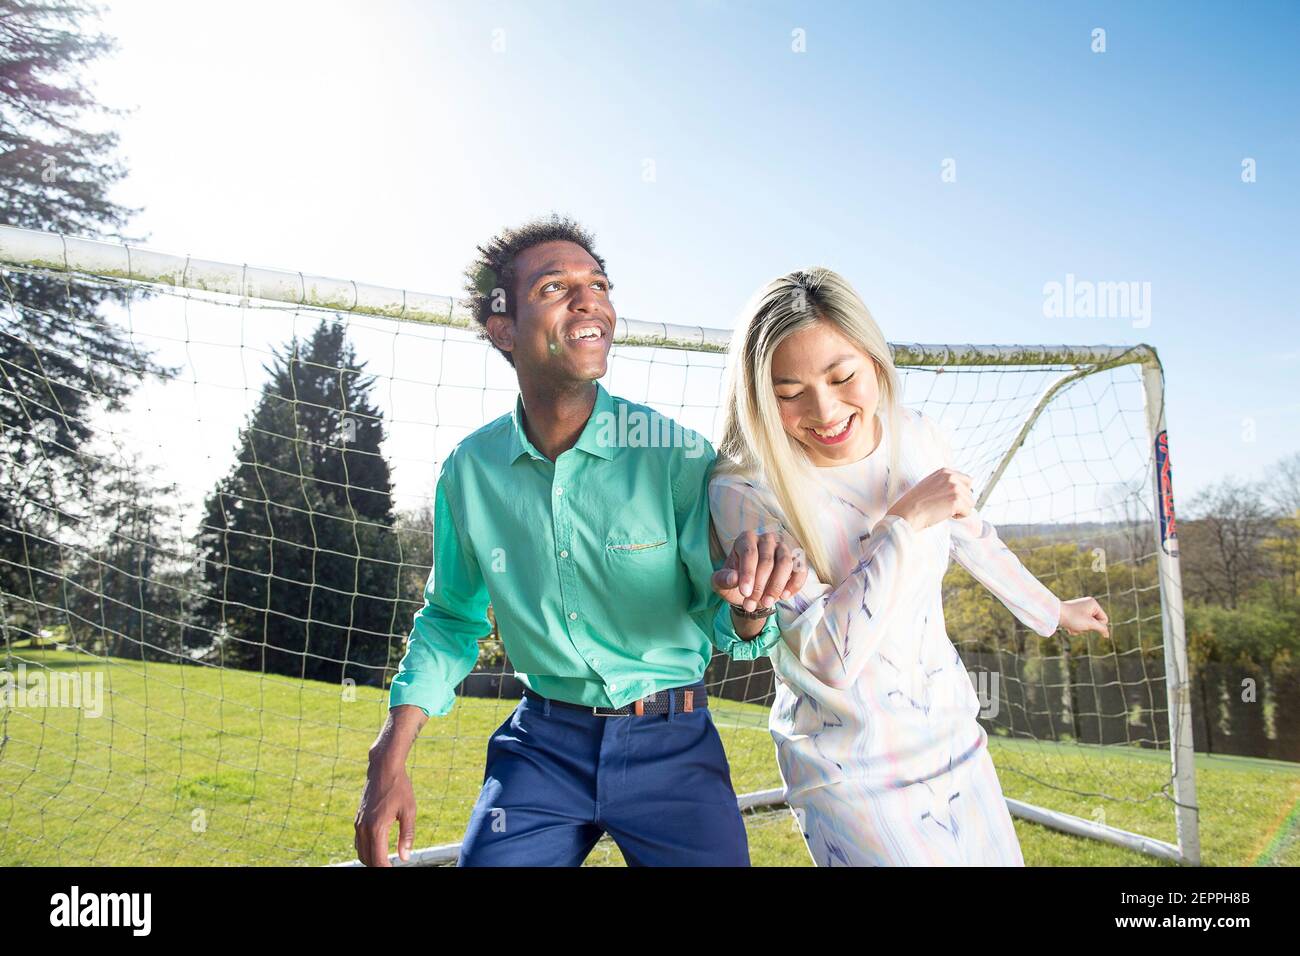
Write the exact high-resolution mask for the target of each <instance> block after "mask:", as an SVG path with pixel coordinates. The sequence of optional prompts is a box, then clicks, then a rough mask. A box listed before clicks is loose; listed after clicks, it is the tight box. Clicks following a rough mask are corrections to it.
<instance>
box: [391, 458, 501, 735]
mask: <svg viewBox="0 0 1300 956" xmlns="http://www.w3.org/2000/svg"><path fill="white" fill-rule="evenodd" d="M454 457H455V452H453V453H452V455H451V456H449V457H448V459H447V461H446V462H444V464H443V468H442V473H441V475H440V476H439V478H438V487H437V490H436V492H435V493H434V504H433V566H432V568H431V569H430V571H429V579H428V581H427V583H426V584H425V587H424V606H423V607H422V608H420V610H419V611H417V612H416V614H415V619H414V623H413V626H412V628H411V633H410V636H409V637H408V638H407V645H406V654H405V655H404V656H403V657H402V661H401V663H400V664H399V665H398V668H397V675H396V676H395V677H394V678H393V683H392V685H391V687H390V688H389V692H388V706H389V708H390V709H391V708H394V707H400V706H402V705H405V704H411V705H414V706H416V707H418V708H419V709H420V710H421V711H422V712H423V713H424V715H425V716H426V717H441V716H444V715H445V714H447V713H448V712H449V711H450V710H451V706H452V704H453V703H454V701H455V699H456V697H455V688H456V685H457V684H459V683H460V682H461V681H463V680H464V679H465V676H466V675H467V674H468V673H469V672H470V671H471V670H473V669H474V665H475V664H476V663H477V662H478V642H479V639H480V638H482V637H485V636H486V635H488V634H490V633H491V632H492V623H491V621H489V620H488V616H487V608H488V600H489V599H488V590H487V585H486V583H485V582H484V580H483V574H482V572H481V570H480V569H479V566H478V562H477V561H476V560H475V558H474V555H473V553H472V552H470V551H469V550H468V549H466V548H465V547H464V546H463V544H462V541H463V538H462V537H461V534H460V531H459V529H458V527H457V525H456V519H455V514H454V512H453V508H452V503H451V494H452V493H453V491H454V489H453V486H452V477H451V466H452V459H453V458H454Z"/></svg>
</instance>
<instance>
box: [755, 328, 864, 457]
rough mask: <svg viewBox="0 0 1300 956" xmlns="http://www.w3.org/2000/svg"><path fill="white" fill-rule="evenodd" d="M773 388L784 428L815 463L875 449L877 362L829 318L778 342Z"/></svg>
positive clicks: (860, 454)
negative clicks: (846, 336)
mask: <svg viewBox="0 0 1300 956" xmlns="http://www.w3.org/2000/svg"><path fill="white" fill-rule="evenodd" d="M772 388H773V390H774V392H775V394H776V404H777V407H778V408H779V409H780V411H781V425H782V427H783V428H784V429H785V432H786V434H787V435H789V436H790V437H791V438H793V439H794V440H795V441H797V442H799V443H800V444H801V445H803V447H804V448H805V449H806V450H807V452H808V457H809V458H810V459H811V460H812V462H813V464H815V465H817V466H818V467H826V466H830V465H847V464H849V463H850V462H854V461H859V460H860V459H862V458H865V457H866V456H867V455H869V454H871V452H873V451H874V450H875V448H876V445H877V443H878V441H879V436H878V435H877V434H876V427H875V414H876V406H877V404H879V401H880V385H879V383H878V382H877V380H876V363H875V362H874V361H872V359H871V356H869V355H867V353H865V352H863V351H862V349H860V348H859V347H858V346H857V345H854V344H853V342H851V341H850V340H849V339H847V338H845V337H844V336H843V335H842V334H841V333H840V331H839V329H837V328H836V327H835V326H834V325H833V324H832V323H830V322H825V321H823V322H817V323H815V324H813V325H810V326H809V327H807V328H805V329H801V330H800V331H798V332H795V333H794V334H793V335H791V336H789V337H788V338H787V339H786V340H785V341H784V342H782V343H781V344H780V345H779V346H778V347H777V349H776V352H775V353H773V355H772Z"/></svg>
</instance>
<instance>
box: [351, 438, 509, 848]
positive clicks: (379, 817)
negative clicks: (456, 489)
mask: <svg viewBox="0 0 1300 956" xmlns="http://www.w3.org/2000/svg"><path fill="white" fill-rule="evenodd" d="M454 456H455V452H453V453H452V454H451V455H450V456H448V458H447V461H446V462H444V463H443V468H442V473H441V474H440V475H439V477H438V487H437V491H436V492H435V496H434V508H433V567H432V568H431V569H430V572H429V579H428V582H427V583H426V584H425V588H424V607H422V608H421V609H420V610H419V611H418V612H417V613H416V615H415V621H414V626H413V627H412V629H411V634H410V636H409V638H408V639H407V648H406V654H405V656H403V658H402V661H401V664H400V665H398V672H397V676H396V677H394V678H393V683H392V686H391V687H390V688H389V692H388V704H389V710H388V719H387V720H386V721H385V722H384V727H383V729H382V730H381V731H380V732H379V736H378V737H377V738H376V740H375V742H374V743H373V744H372V745H371V747H370V755H369V756H370V763H369V767H368V769H367V772H366V786H365V789H364V790H363V792H362V794H361V803H360V806H359V807H358V809H357V815H356V819H355V820H354V821H353V829H354V831H355V833H354V837H353V845H354V846H355V847H356V851H357V858H358V859H360V860H361V862H362V863H364V864H366V865H367V866H388V865H389V861H388V834H389V832H390V830H391V829H392V825H393V821H394V820H397V822H398V826H399V830H398V840H397V853H398V856H399V857H400V858H401V859H403V860H405V859H407V858H408V857H409V856H410V852H411V849H412V847H413V846H414V845H415V791H414V790H413V789H412V787H411V778H410V776H409V775H408V774H407V773H406V758H407V756H408V755H409V754H410V752H411V746H412V745H413V744H414V743H415V738H416V737H417V736H418V735H419V733H420V729H421V728H422V727H423V726H424V724H425V723H426V722H427V721H428V719H429V716H430V714H436V715H438V716H441V715H443V714H446V713H447V712H448V711H449V710H451V706H452V703H453V702H454V701H455V687H456V685H457V684H459V683H460V682H461V681H462V680H464V679H465V675H466V674H468V673H469V672H470V671H471V670H473V668H474V664H475V662H476V661H477V660H478V640H479V638H480V637H482V636H483V635H485V634H487V633H489V632H490V631H491V629H492V626H491V623H490V622H489V621H488V618H487V606H488V592H487V586H486V584H485V583H484V581H483V575H482V573H481V572H480V570H479V567H478V563H477V562H476V561H475V559H474V556H473V554H472V553H470V552H469V551H467V550H466V549H465V548H463V547H462V544H461V540H462V539H461V537H460V535H459V533H458V531H457V528H456V521H455V516H454V514H453V509H452V505H451V500H450V498H449V493H450V492H451V490H452V485H451V477H450V476H451V462H452V458H453V457H454Z"/></svg>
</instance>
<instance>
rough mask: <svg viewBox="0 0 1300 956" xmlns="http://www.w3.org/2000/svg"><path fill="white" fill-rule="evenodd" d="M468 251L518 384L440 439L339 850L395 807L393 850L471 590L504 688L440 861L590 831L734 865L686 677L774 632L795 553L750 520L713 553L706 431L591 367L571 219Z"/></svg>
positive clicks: (542, 850) (714, 745)
mask: <svg viewBox="0 0 1300 956" xmlns="http://www.w3.org/2000/svg"><path fill="white" fill-rule="evenodd" d="M479 253H480V258H479V259H478V260H477V261H476V262H475V263H473V264H472V265H471V266H470V268H469V269H468V270H467V272H466V276H467V279H468V290H469V293H470V302H471V305H472V308H473V311H474V315H475V318H476V319H477V321H478V322H479V323H480V325H481V326H482V327H483V328H482V334H483V336H484V337H485V338H487V339H488V340H489V341H490V342H491V343H492V344H493V345H494V346H495V347H496V348H497V349H498V350H499V351H500V352H501V354H502V355H503V356H504V357H505V359H506V361H507V362H509V364H510V365H511V366H512V367H513V368H514V369H515V372H516V373H517V375H518V378H519V391H520V396H519V399H518V401H517V403H516V406H515V411H514V413H513V414H511V415H504V416H502V417H501V418H498V419H497V420H496V421H493V422H491V423H490V424H488V425H485V426H484V427H483V428H480V429H479V430H478V431H476V432H474V433H473V434H471V435H470V436H468V437H467V438H466V439H465V440H464V441H462V442H461V443H460V444H459V445H458V446H457V447H456V448H455V449H454V450H453V451H452V453H451V454H450V455H449V456H448V457H447V460H446V461H445V462H444V463H443V467H442V471H441V474H440V476H439V479H438V485H437V489H436V493H435V505H434V562H433V568H432V571H431V573H430V576H429V582H428V585H427V586H426V589H425V598H426V601H425V606H424V607H423V608H422V609H421V610H420V611H419V612H418V613H417V614H416V616H415V621H414V626H413V628H412V631H411V635H410V640H409V642H408V647H407V652H406V655H405V656H404V657H403V658H402V662H401V665H400V667H399V669H398V673H397V675H396V677H395V678H394V679H393V683H392V687H391V690H390V696H389V708H390V709H389V715H388V720H387V722H386V723H385V725H384V728H383V730H382V731H381V732H380V734H379V737H378V739H377V740H376V741H375V743H374V745H373V746H372V747H371V749H370V766H369V772H368V774H367V779H366V787H365V791H364V793H363V795H362V798H361V806H360V808H359V810H358V811H357V817H356V840H355V845H356V849H357V854H358V856H359V858H360V859H361V861H362V862H363V863H366V864H367V865H372V866H384V865H388V862H389V861H388V834H389V831H390V828H391V826H392V822H393V820H394V819H395V818H396V819H397V821H398V822H399V826H400V829H399V838H398V855H399V856H400V857H401V859H403V860H405V859H407V857H408V855H409V853H410V850H411V848H412V846H413V845H414V840H415V831H414V827H415V798H414V794H413V792H412V788H411V782H410V778H409V777H408V776H407V774H406V770H405V764H406V758H407V756H408V754H409V752H410V748H411V745H412V743H413V741H414V740H415V737H416V735H417V734H418V733H419V731H420V728H421V727H422V726H423V725H424V723H425V722H426V720H427V719H428V718H429V716H432V715H438V716H442V715H445V714H446V713H447V712H448V711H449V710H450V709H451V706H452V703H453V701H454V688H455V686H456V685H457V684H459V683H460V682H461V680H463V679H464V677H465V676H466V675H467V674H468V673H469V672H470V670H471V669H472V668H473V666H474V663H475V661H476V660H477V656H478V647H477V642H478V639H479V638H481V637H483V636H485V635H486V634H488V633H489V632H490V630H491V626H490V624H489V621H488V618H487V613H486V612H487V607H488V604H489V602H490V603H491V605H492V607H493V609H494V612H495V615H496V619H497V624H498V627H499V629H500V633H501V636H502V640H503V642H504V644H505V649H506V652H507V654H508V656H509V658H510V660H511V662H512V663H513V664H514V665H515V667H516V669H517V671H518V672H519V676H520V679H521V680H522V681H523V683H524V684H525V686H526V688H527V690H526V691H525V694H524V697H523V699H522V700H521V701H520V703H519V705H518V706H517V707H516V709H515V711H514V712H513V713H512V714H511V715H510V717H509V718H507V719H506V721H505V722H504V723H502V725H501V726H500V727H499V728H497V730H496V732H495V733H494V734H493V736H492V738H491V740H490V741H489V743H488V750H487V765H486V768H485V772H484V781H483V789H482V791H481V792H480V794H479V799H478V802H477V803H476V805H475V807H474V809H473V812H472V813H471V815H470V821H469V825H468V827H467V828H466V832H465V837H464V840H463V842H462V845H461V855H460V861H459V862H460V864H461V865H462V866H476V865H578V864H580V863H581V862H582V861H583V860H584V859H585V858H586V856H587V854H588V853H589V852H590V850H591V848H592V846H594V845H595V843H596V841H597V840H598V839H599V838H600V836H601V834H602V833H606V832H607V833H609V834H610V835H611V837H612V838H613V839H614V840H615V842H616V843H617V844H618V845H619V848H620V849H621V850H622V852H623V855H624V857H625V859H626V860H627V861H628V862H629V863H630V864H632V865H732V866H736V865H739V866H744V865H748V863H749V850H748V844H747V841H746V838H745V828H744V824H743V822H742V820H741V816H740V812H739V809H738V807H737V805H736V795H735V791H734V790H733V789H732V786H731V779H730V770H729V768H728V766H727V760H726V756H725V754H724V752H723V748H722V744H721V741H720V739H719V737H718V733H717V730H716V728H715V727H714V725H713V721H712V718H711V717H710V715H709V712H708V699H707V695H706V693H705V688H704V684H703V682H702V680H701V678H702V676H703V674H704V669H705V667H706V666H707V664H708V661H709V657H710V655H711V645H716V646H717V647H718V648H719V649H721V650H722V651H724V652H726V653H728V654H730V655H732V656H733V657H735V658H737V659H753V658H756V657H758V656H762V655H764V654H766V653H767V652H768V650H769V649H770V648H771V647H772V646H773V645H774V644H775V642H776V641H777V640H779V639H780V632H779V630H778V628H777V625H776V620H775V618H774V617H773V616H771V614H772V612H773V611H774V610H775V602H776V600H777V599H779V598H781V597H783V596H788V595H789V594H791V593H794V592H796V591H798V590H799V589H800V588H801V587H802V586H803V581H804V579H805V577H806V570H805V569H804V566H803V562H802V556H801V554H800V552H799V551H798V549H797V548H795V547H793V544H794V543H793V541H790V540H789V539H785V540H783V539H782V537H781V536H780V535H779V534H776V533H771V534H767V535H762V536H755V535H754V534H753V533H752V532H750V533H747V534H746V535H743V536H741V537H740V538H737V539H736V541H735V542H734V544H733V546H732V549H731V552H730V553H729V554H728V556H727V558H726V561H725V564H724V565H723V566H722V567H721V568H718V567H716V566H715V563H714V560H713V559H712V558H711V556H710V552H709V508H708V494H707V484H708V478H709V472H710V470H711V467H712V464H713V460H714V451H713V449H712V447H710V446H709V444H708V442H707V441H705V440H704V438H703V437H702V436H700V435H699V434H697V433H696V432H694V431H691V430H690V429H683V428H682V427H681V426H680V425H678V424H677V423H676V422H673V421H672V420H671V419H667V418H666V417H664V416H661V415H659V414H658V413H656V412H654V411H653V410H652V409H649V408H646V407H644V406H641V405H635V404H633V403H630V402H626V401H624V400H623V399H621V398H615V397H613V396H611V395H610V394H609V393H608V392H606V391H605V389H604V388H603V387H601V385H600V384H599V382H598V381H597V380H598V379H600V378H602V377H603V376H604V375H605V373H606V369H607V363H608V355H609V347H610V344H611V340H612V337H613V332H614V325H615V321H616V315H615V312H614V306H613V303H612V302H611V300H610V290H611V288H612V286H611V284H610V282H609V278H608V276H607V275H606V274H605V264H604V260H602V259H601V258H600V257H599V256H597V255H596V253H595V252H594V249H593V240H592V238H591V236H590V235H589V234H588V233H587V232H585V231H584V230H583V229H582V228H581V227H580V226H578V225H577V224H576V223H574V222H572V221H570V220H567V219H560V218H554V217H553V218H551V219H547V220H538V221H534V222H531V223H528V224H526V225H524V226H522V227H520V228H518V229H512V230H507V231H505V232H503V233H502V234H501V235H499V236H497V237H496V238H495V239H493V240H492V241H491V242H490V243H488V244H487V245H486V246H480V247H479ZM664 435H668V436H672V440H670V441H662V440H661V439H662V436H664ZM787 542H788V543H787ZM715 592H716V593H715Z"/></svg>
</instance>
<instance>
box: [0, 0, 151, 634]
mask: <svg viewBox="0 0 1300 956" xmlns="http://www.w3.org/2000/svg"><path fill="white" fill-rule="evenodd" d="M94 12H95V8H94V7H91V6H88V5H85V4H81V3H75V2H74V3H60V4H57V5H56V4H51V3H36V2H23V0H0V223H3V224H5V225H12V226H23V227H26V228H30V229H43V230H56V231H60V232H65V233H71V234H76V235H82V236H92V237H101V238H102V237H118V238H122V237H121V236H120V235H119V234H118V233H117V231H116V230H118V229H119V228H120V227H122V226H123V225H125V223H126V222H127V220H128V218H129V217H130V216H131V215H132V214H133V213H134V212H136V210H133V209H129V208H126V207H124V206H120V205H118V204H116V203H114V202H113V201H112V200H111V199H110V198H109V189H110V187H111V186H112V185H113V184H114V183H115V182H117V181H118V180H120V179H121V178H122V177H123V176H124V175H125V169H124V168H123V167H122V166H121V164H120V163H118V162H116V161H114V160H113V159H112V153H113V151H114V150H115V148H116V146H117V134H116V133H114V132H101V133H90V132H86V131H84V130H82V129H80V128H79V125H80V124H81V122H82V120H83V118H84V117H85V116H86V115H88V114H91V113H101V114H109V115H112V114H115V113H116V112H118V111H114V110H109V109H107V108H105V107H103V106H102V105H100V104H99V103H97V102H96V100H95V99H94V97H93V96H91V94H90V93H89V92H88V91H87V90H86V89H85V87H84V86H83V85H82V82H81V80H80V79H79V77H78V73H79V71H80V69H81V68H82V67H83V66H84V65H85V64H87V63H89V62H91V61H93V60H95V59H97V58H98V57H101V56H103V55H104V54H106V53H108V52H109V51H110V50H112V49H113V46H114V44H113V41H112V40H111V38H109V37H106V36H103V35H99V34H88V33H86V32H85V31H84V30H83V29H81V21H82V20H83V19H84V18H86V17H88V16H90V15H92V14H93V13H94ZM126 294H127V293H126V292H125V290H124V289H122V288H117V287H111V286H99V285H90V284H87V283H80V282H63V281H59V280H56V279H51V278H49V277H48V276H42V275H35V274H30V273H26V272H21V271H17V270H8V271H6V272H5V273H3V274H0V458H2V459H3V465H0V487H3V488H5V489H6V492H5V494H3V495H0V591H2V592H4V593H5V594H6V595H9V596H12V597H13V598H16V599H17V601H16V602H14V603H16V604H17V606H16V607H12V606H11V608H10V610H11V611H12V612H14V613H16V617H17V619H19V620H23V619H26V618H28V617H31V618H33V619H34V620H33V621H28V622H27V623H26V626H28V627H33V628H34V627H36V626H39V622H40V617H41V615H42V611H41V605H43V604H44V605H47V606H48V605H51V604H55V605H57V603H58V601H59V600H60V594H61V592H62V589H61V588H60V586H59V578H58V574H57V573H53V574H50V575H38V574H29V573H28V571H27V569H31V568H41V569H46V570H49V571H52V572H57V571H58V570H59V568H60V560H61V559H60V548H59V545H58V543H57V541H56V540H55V539H56V536H57V533H58V526H59V516H60V513H61V512H63V511H65V510H66V509H67V508H69V507H72V506H73V505H72V503H75V502H77V501H84V500H86V499H87V498H88V489H89V488H90V486H91V485H90V482H91V476H92V473H93V471H94V469H95V468H96V467H98V464H97V463H96V462H95V461H93V460H91V459H89V458H88V457H87V456H85V455H84V453H83V451H82V450H83V448H84V447H85V446H86V444H87V442H88V440H89V439H90V437H91V426H90V424H89V420H90V418H91V415H92V413H93V412H94V411H95V410H97V409H102V410H108V411H117V410H119V409H121V408H122V406H123V403H124V401H125V399H126V398H127V397H128V396H129V395H130V393H131V392H132V391H133V390H134V388H135V387H136V385H137V384H138V383H139V382H140V381H141V380H142V379H144V378H145V377H146V376H149V375H158V376H167V375H170V374H174V371H175V370H172V369H166V368H163V367H160V366H158V365H155V364H154V363H153V362H152V360H151V357H150V355H149V354H148V353H147V352H142V351H140V350H139V349H138V348H137V347H136V346H134V345H133V344H132V343H131V342H130V341H129V339H128V337H127V335H126V333H125V331H124V330H123V329H122V327H121V326H119V325H117V324H115V323H111V322H108V321H105V320H104V319H103V318H102V317H101V314H100V312H101V307H102V306H103V305H105V304H106V303H109V302H113V301H124V300H125V297H126ZM13 620H14V619H13V618H11V622H12V621H13Z"/></svg>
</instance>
